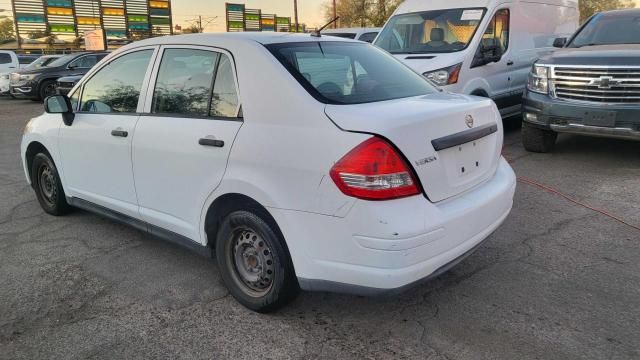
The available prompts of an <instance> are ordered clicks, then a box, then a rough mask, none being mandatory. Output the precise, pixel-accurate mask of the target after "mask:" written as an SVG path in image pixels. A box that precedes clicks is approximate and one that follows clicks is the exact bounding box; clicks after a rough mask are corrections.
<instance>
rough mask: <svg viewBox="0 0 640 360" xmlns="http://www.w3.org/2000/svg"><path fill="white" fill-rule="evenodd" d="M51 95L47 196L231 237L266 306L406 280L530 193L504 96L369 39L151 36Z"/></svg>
mask: <svg viewBox="0 0 640 360" xmlns="http://www.w3.org/2000/svg"><path fill="white" fill-rule="evenodd" d="M45 110H46V113H45V114H44V115H42V116H40V117H37V118H34V119H32V120H31V121H30V122H29V123H28V124H27V126H26V128H25V131H24V136H23V139H22V146H21V154H22V160H23V164H24V171H25V173H26V177H27V180H28V181H29V182H30V183H31V184H32V186H33V189H34V190H35V193H36V196H37V199H38V201H39V203H40V205H41V206H42V208H43V209H44V211H46V212H47V213H49V214H52V215H62V214H64V213H66V212H67V211H69V210H70V208H72V207H78V208H82V209H86V210H90V211H94V212H97V213H99V214H102V215H104V216H107V217H110V218H112V219H116V220H119V221H123V222H124V223H127V224H130V225H132V226H135V227H137V228H139V229H141V230H143V231H146V232H149V233H151V234H155V235H157V236H159V237H164V238H165V239H168V240H170V241H173V242H176V243H179V244H182V245H184V246H187V247H189V248H191V249H193V250H195V251H198V252H200V253H203V254H209V255H211V254H213V256H215V257H216V258H217V262H218V266H219V269H220V273H221V276H222V278H223V280H224V282H225V284H226V285H227V287H228V288H229V290H230V292H231V294H232V295H233V296H234V297H235V298H236V299H237V300H238V301H239V302H240V303H242V304H243V305H245V306H246V307H248V308H250V309H253V310H255V311H261V312H266V311H271V310H273V309H276V308H278V307H279V306H282V305H284V304H286V303H287V302H288V301H290V300H291V299H292V298H293V297H294V296H295V295H296V294H297V293H298V291H299V290H300V289H303V290H319V291H336V292H343V293H352V294H362V295H373V294H382V293H395V292H398V291H401V290H403V289H405V288H407V287H409V286H411V285H414V284H416V283H418V282H420V281H423V280H425V279H429V278H431V277H433V276H436V275H438V274H440V273H442V272H444V271H446V270H447V269H448V268H450V267H451V266H453V265H455V264H456V263H458V262H460V261H461V260H462V259H463V258H464V257H466V256H467V255H469V254H470V253H471V252H473V250H474V249H476V248H477V247H478V246H479V245H480V244H481V243H482V241H483V240H484V239H485V238H487V236H488V235H489V234H491V233H492V232H493V231H494V230H495V229H496V228H497V227H498V226H499V225H500V224H501V223H502V221H503V220H504V219H505V217H506V216H507V215H508V214H509V211H510V210H511V206H512V203H513V194H514V190H515V176H514V173H513V171H512V169H511V168H510V166H509V165H508V164H507V162H506V161H505V160H504V159H503V158H502V157H501V155H500V150H501V147H502V141H503V132H502V122H501V119H500V115H499V113H498V110H497V108H496V106H495V104H494V103H493V102H492V101H491V100H488V99H483V98H477V97H472V96H466V95H455V94H450V93H446V92H442V91H439V90H437V89H436V88H434V87H433V86H431V85H430V84H429V82H428V81H427V80H426V79H425V78H423V77H422V76H420V75H419V74H417V73H415V72H413V71H412V70H410V69H409V68H408V67H406V66H405V65H403V64H402V63H401V62H399V61H398V60H396V59H394V58H393V57H392V56H391V55H389V54H387V53H385V52H384V51H382V50H380V49H377V48H376V47H373V46H371V45H369V44H366V43H363V42H358V41H352V40H346V39H341V38H336V37H330V36H322V37H317V36H310V35H304V34H280V33H274V34H266V33H263V34H250V33H242V34H195V35H183V36H172V37H161V38H154V39H147V40H143V41H138V42H135V43H133V44H130V45H127V46H124V47H122V48H121V49H119V50H117V51H115V52H114V53H112V54H110V55H109V56H107V57H106V58H105V59H104V60H103V61H101V62H100V63H99V64H98V65H97V66H96V67H94V68H93V69H92V70H91V71H90V72H89V73H88V74H87V75H86V76H85V77H84V78H83V79H82V80H81V81H80V82H79V83H78V84H77V85H76V86H75V87H74V88H73V90H72V91H71V92H70V93H69V97H66V96H64V95H55V96H51V97H48V98H47V99H46V101H45Z"/></svg>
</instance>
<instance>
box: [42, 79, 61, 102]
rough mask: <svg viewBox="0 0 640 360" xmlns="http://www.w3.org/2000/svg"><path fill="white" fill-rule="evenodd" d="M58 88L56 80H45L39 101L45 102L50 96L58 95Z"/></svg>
mask: <svg viewBox="0 0 640 360" xmlns="http://www.w3.org/2000/svg"><path fill="white" fill-rule="evenodd" d="M57 92H58V90H57V86H56V82H55V81H54V80H45V81H43V82H42V84H40V92H39V95H40V98H39V99H38V100H44V99H46V98H47V97H48V96H52V95H55V94H57Z"/></svg>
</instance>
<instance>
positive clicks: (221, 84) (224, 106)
mask: <svg viewBox="0 0 640 360" xmlns="http://www.w3.org/2000/svg"><path fill="white" fill-rule="evenodd" d="M237 112H238V92H237V91H236V81H235V77H234V76H233V67H232V66H231V60H230V59H229V57H228V56H227V55H224V54H222V55H220V63H219V64H218V71H217V72H216V79H215V84H214V85H213V98H212V99H211V113H210V115H211V116H221V117H236V115H237Z"/></svg>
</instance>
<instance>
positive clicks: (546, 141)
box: [522, 122, 558, 153]
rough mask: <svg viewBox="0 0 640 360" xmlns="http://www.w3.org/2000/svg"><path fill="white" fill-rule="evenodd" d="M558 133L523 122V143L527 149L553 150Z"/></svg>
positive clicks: (533, 150)
mask: <svg viewBox="0 0 640 360" xmlns="http://www.w3.org/2000/svg"><path fill="white" fill-rule="evenodd" d="M557 138H558V133H557V132H555V131H552V130H545V129H540V128H538V127H535V126H533V125H531V124H528V123H526V122H523V123H522V145H524V148H525V149H526V150H527V151H531V152H537V153H548V152H551V151H553V148H554V146H555V144H556V139H557Z"/></svg>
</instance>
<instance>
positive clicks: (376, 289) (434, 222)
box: [270, 159, 516, 295]
mask: <svg viewBox="0 0 640 360" xmlns="http://www.w3.org/2000/svg"><path fill="white" fill-rule="evenodd" d="M515 184H516V180H515V175H514V173H513V170H512V169H511V167H510V166H509V165H508V164H507V163H506V161H504V160H503V159H502V160H501V161H500V166H499V167H498V170H497V172H496V174H495V175H494V176H493V177H492V178H491V179H490V180H488V181H486V182H485V183H483V184H481V185H479V186H477V187H476V188H474V189H472V190H470V191H467V192H465V193H463V194H461V195H458V196H457V197H455V198H452V199H447V200H444V201H442V202H439V203H431V202H429V201H427V200H426V199H425V198H424V197H422V196H413V197H409V198H404V199H398V200H392V201H383V202H375V201H357V202H356V203H355V204H354V206H353V208H352V209H351V210H350V211H349V213H348V214H347V215H346V216H345V217H344V218H339V217H332V216H325V215H318V214H311V213H305V212H299V211H291V210H282V209H270V211H271V213H272V214H273V215H274V217H275V218H276V221H277V222H278V224H279V225H280V226H281V229H282V231H283V234H284V235H285V238H286V239H287V245H288V246H289V249H290V252H291V255H292V258H293V263H294V267H295V269H296V275H297V276H298V281H299V283H300V286H301V287H302V288H303V289H305V290H313V291H332V292H341V293H352V294H359V295H377V294H385V293H397V292H400V291H403V290H405V289H406V288H408V287H411V286H413V285H415V284H417V283H420V282H423V281H425V280H429V279H431V278H433V277H435V276H438V275H439V274H441V273H443V272H445V271H446V270H448V269H449V268H450V267H452V266H454V265H455V264H457V263H459V262H460V261H462V260H463V259H464V258H465V257H467V256H468V255H470V254H471V253H472V252H473V251H474V250H475V249H476V248H477V247H478V246H479V245H480V244H481V243H482V241H483V240H485V239H486V238H487V237H488V236H489V235H490V234H491V233H492V232H493V231H494V230H495V229H496V228H497V227H498V226H499V225H500V224H501V223H502V222H503V221H504V219H505V218H506V217H507V215H508V214H509V212H510V210H511V207H512V204H513V195H514V192H515Z"/></svg>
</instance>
